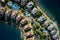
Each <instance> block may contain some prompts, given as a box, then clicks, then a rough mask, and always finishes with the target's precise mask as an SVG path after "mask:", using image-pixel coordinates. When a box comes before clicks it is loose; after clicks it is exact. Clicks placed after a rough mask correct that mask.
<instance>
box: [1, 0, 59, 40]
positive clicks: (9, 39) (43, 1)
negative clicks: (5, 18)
mask: <svg viewBox="0 0 60 40" xmlns="http://www.w3.org/2000/svg"><path fill="white" fill-rule="evenodd" d="M37 2H38V4H39V6H40V7H41V8H42V9H43V10H44V11H45V12H46V13H47V14H48V15H49V16H50V17H52V18H53V19H54V20H55V22H56V23H57V25H58V28H59V30H60V1H59V0H37ZM0 40H22V39H21V32H20V30H18V29H16V28H14V27H13V26H11V25H8V24H5V23H1V22H0Z"/></svg>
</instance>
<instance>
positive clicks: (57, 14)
mask: <svg viewBox="0 0 60 40" xmlns="http://www.w3.org/2000/svg"><path fill="white" fill-rule="evenodd" d="M37 1H38V4H39V6H40V7H41V8H42V9H43V10H44V11H45V12H46V13H47V14H48V15H49V16H50V17H51V18H54V20H55V22H56V23H57V25H58V28H59V30H60V1H59V0H37Z"/></svg>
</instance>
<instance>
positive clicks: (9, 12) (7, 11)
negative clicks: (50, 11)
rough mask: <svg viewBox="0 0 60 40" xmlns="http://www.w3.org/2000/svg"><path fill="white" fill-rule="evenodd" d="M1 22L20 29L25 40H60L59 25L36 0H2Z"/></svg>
mask: <svg viewBox="0 0 60 40" xmlns="http://www.w3.org/2000/svg"><path fill="white" fill-rule="evenodd" d="M0 21H3V22H4V23H7V24H10V25H13V26H16V27H17V28H19V29H20V30H21V32H22V34H21V35H22V39H23V40H59V30H58V27H57V25H56V24H55V22H54V21H53V20H52V19H50V17H49V16H48V15H46V13H45V12H44V11H43V10H42V9H41V8H40V7H39V5H38V3H37V2H36V0H1V1H0Z"/></svg>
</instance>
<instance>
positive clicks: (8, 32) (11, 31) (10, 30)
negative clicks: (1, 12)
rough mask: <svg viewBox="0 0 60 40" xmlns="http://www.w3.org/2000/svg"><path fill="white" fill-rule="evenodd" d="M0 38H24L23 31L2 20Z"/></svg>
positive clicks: (4, 39) (17, 39)
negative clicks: (22, 36)
mask: <svg viewBox="0 0 60 40" xmlns="http://www.w3.org/2000/svg"><path fill="white" fill-rule="evenodd" d="M0 40H22V38H21V32H20V30H18V29H17V28H15V27H14V26H11V25H8V24H6V23H2V22H0Z"/></svg>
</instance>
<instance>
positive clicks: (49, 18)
mask: <svg viewBox="0 0 60 40" xmlns="http://www.w3.org/2000/svg"><path fill="white" fill-rule="evenodd" d="M36 1H37V0H36ZM36 3H37V2H36ZM36 6H37V8H38V9H39V10H40V11H41V12H42V13H43V15H44V16H45V17H46V18H47V19H48V20H49V21H51V22H52V23H53V25H54V27H55V28H56V29H57V34H58V36H59V29H58V26H57V24H56V22H55V21H54V19H53V18H51V17H50V16H49V15H48V14H47V13H46V12H45V11H44V10H43V9H42V8H41V7H40V6H39V5H38V3H37V5H36Z"/></svg>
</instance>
